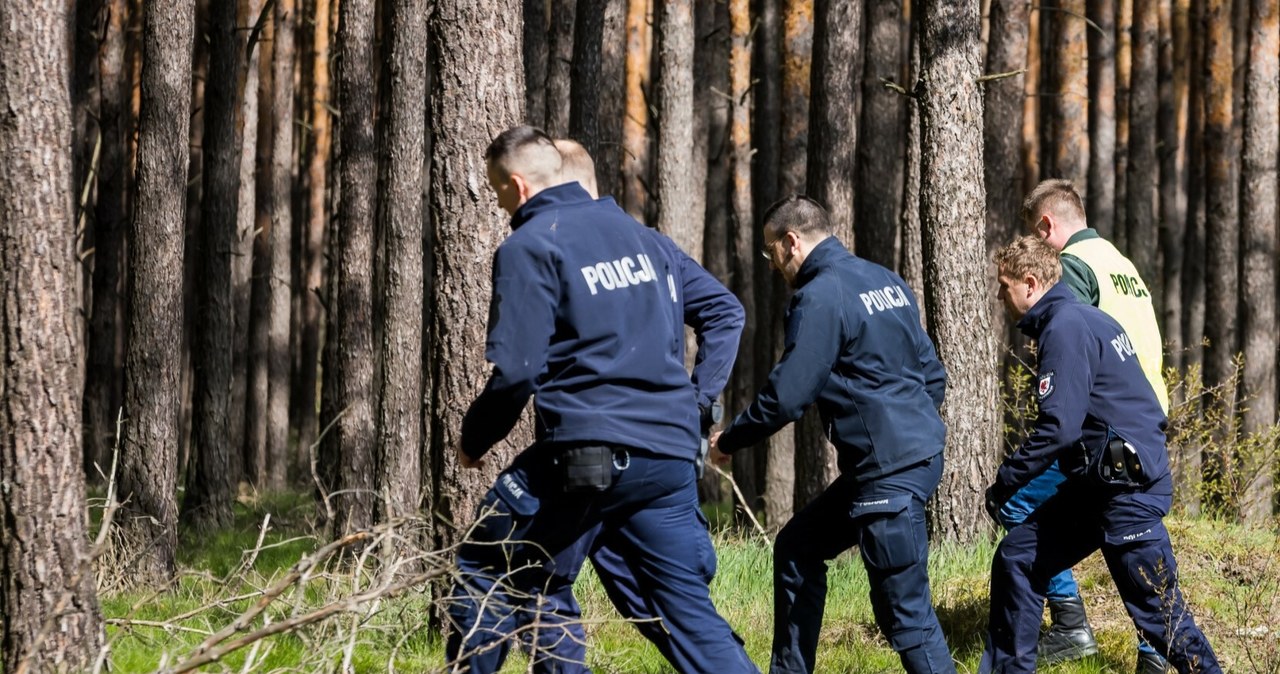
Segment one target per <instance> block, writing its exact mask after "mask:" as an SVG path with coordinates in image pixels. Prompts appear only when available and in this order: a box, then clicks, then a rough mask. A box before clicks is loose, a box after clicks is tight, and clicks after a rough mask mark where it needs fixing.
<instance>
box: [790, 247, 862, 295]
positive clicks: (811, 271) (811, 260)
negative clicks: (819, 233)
mask: <svg viewBox="0 0 1280 674" xmlns="http://www.w3.org/2000/svg"><path fill="white" fill-rule="evenodd" d="M848 254H849V251H847V250H845V247H844V244H842V243H840V239H837V238H836V237H835V236H834V235H832V236H828V237H827V238H825V239H823V240H822V242H821V243H819V244H818V245H816V246H814V247H813V250H811V251H809V255H808V257H806V258H805V259H804V264H802V265H800V271H799V272H797V273H796V287H797V288H799V287H801V286H803V285H804V284H806V283H808V282H809V281H812V280H813V277H815V276H817V275H818V272H820V271H822V270H823V269H825V268H826V267H829V266H831V263H833V262H835V261H836V260H837V259H839V258H841V257H844V256H845V255H848Z"/></svg>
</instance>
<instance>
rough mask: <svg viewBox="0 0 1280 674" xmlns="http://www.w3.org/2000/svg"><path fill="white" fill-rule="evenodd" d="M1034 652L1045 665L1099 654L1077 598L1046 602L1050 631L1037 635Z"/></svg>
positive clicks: (1081, 602) (1082, 604)
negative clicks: (1038, 639) (1037, 641)
mask: <svg viewBox="0 0 1280 674" xmlns="http://www.w3.org/2000/svg"><path fill="white" fill-rule="evenodd" d="M1036 651H1037V653H1038V654H1039V660H1040V662H1042V663H1044V664H1046V665H1048V664H1053V663H1055V662H1065V661H1067V660H1079V659H1080V658H1083V657H1086V656H1089V655H1093V654H1094V653H1097V652H1098V642H1097V641H1095V640H1094V638H1093V629H1092V628H1090V627H1089V621H1088V619H1086V618H1085V615H1084V601H1083V600H1081V599H1080V597H1072V598H1070V599H1050V600H1049V631H1048V632H1045V633H1044V634H1042V635H1040V643H1039V645H1038V646H1037V648H1036ZM1139 662H1141V661H1139Z"/></svg>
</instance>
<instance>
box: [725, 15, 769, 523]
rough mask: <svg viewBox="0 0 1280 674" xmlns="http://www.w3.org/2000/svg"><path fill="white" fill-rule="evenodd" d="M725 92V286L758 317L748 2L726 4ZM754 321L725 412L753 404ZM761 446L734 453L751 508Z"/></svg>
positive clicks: (746, 328) (742, 341) (745, 330)
mask: <svg viewBox="0 0 1280 674" xmlns="http://www.w3.org/2000/svg"><path fill="white" fill-rule="evenodd" d="M729 35H730V40H731V43H730V47H729V92H730V94H729V95H730V103H731V105H732V108H731V113H730V114H731V117H732V118H731V120H730V123H729V142H730V145H731V146H732V152H733V157H732V164H733V168H732V176H731V181H732V188H731V191H730V197H729V198H730V209H731V211H732V215H733V221H732V223H731V224H730V228H731V234H730V239H731V245H732V247H733V253H732V258H733V259H732V261H731V264H732V274H731V275H730V277H729V288H730V289H732V290H733V292H734V294H735V295H737V296H738V301H740V302H742V306H743V309H745V310H746V312H747V314H748V315H756V310H757V307H758V306H759V305H758V304H757V303H756V298H757V295H756V279H758V278H761V277H758V276H756V274H755V268H756V262H757V261H758V259H759V255H757V254H756V239H755V230H756V226H755V217H754V215H753V211H752V196H753V194H752V189H751V186H752V183H751V155H752V147H751V102H752V92H753V87H752V85H751V50H752V42H753V39H752V37H753V35H754V31H753V25H752V22H751V15H750V3H749V2H748V0H730V2H729ZM756 340H757V332H756V321H747V322H746V323H745V324H744V325H743V327H742V335H741V337H740V338H739V341H738V359H737V360H736V361H735V362H734V368H733V377H732V378H731V379H730V380H729V397H728V398H729V399H728V402H727V403H726V404H725V411H726V414H725V416H726V417H728V418H733V416H732V415H734V414H736V413H738V412H739V411H740V410H743V409H745V408H746V407H747V405H749V404H751V400H752V398H753V396H754V395H755V392H756V379H757V375H756V356H757V354H756V343H757V342H756ZM760 453H761V450H760V448H758V447H751V448H748V449H743V450H741V451H738V452H736V453H735V454H734V455H733V478H734V482H736V483H737V485H738V488H739V489H740V490H741V491H742V496H743V500H744V501H746V507H747V508H750V509H751V510H752V511H755V510H757V509H758V508H759V507H760V496H761V490H760V488H759V485H760V482H761V478H762V477H763V476H762V475H761V471H759V470H758V469H757V466H758V462H759V461H760V456H759V455H760Z"/></svg>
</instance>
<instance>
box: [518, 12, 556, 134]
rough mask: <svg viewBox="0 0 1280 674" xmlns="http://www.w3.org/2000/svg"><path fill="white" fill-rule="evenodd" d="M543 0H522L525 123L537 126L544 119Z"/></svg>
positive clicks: (545, 39) (546, 46) (545, 46)
mask: <svg viewBox="0 0 1280 674" xmlns="http://www.w3.org/2000/svg"><path fill="white" fill-rule="evenodd" d="M547 28H548V26H547V0H524V28H523V33H522V34H523V35H524V41H523V42H522V43H521V44H522V52H521V53H522V55H523V56H524V59H523V62H524V82H525V89H524V106H525V114H526V117H525V121H527V122H528V123H530V124H532V125H534V126H540V125H541V124H543V123H544V122H545V120H546V118H547V55H548V51H549V49H550V45H549V44H548V43H549V41H550V40H549V36H548V34H547Z"/></svg>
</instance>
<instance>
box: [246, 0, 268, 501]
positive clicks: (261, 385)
mask: <svg viewBox="0 0 1280 674" xmlns="http://www.w3.org/2000/svg"><path fill="white" fill-rule="evenodd" d="M265 2H266V0H263V3H264V5H265ZM267 11H269V10H267ZM269 19H270V17H269V16H268V17H267V18H266V19H264V20H263V29H262V34H261V38H260V39H261V42H260V44H259V51H260V54H259V57H258V150H257V157H256V158H255V163H254V197H253V200H254V205H253V209H254V216H253V217H254V229H253V231H254V232H255V234H254V236H253V268H252V270H251V278H252V279H253V281H252V284H253V287H252V291H251V298H250V304H249V379H248V385H247V391H246V400H245V473H246V475H247V477H248V478H249V479H250V480H251V481H252V482H253V484H254V485H255V486H257V487H258V488H260V489H265V488H266V487H267V481H268V479H269V476H268V467H267V463H268V461H267V457H268V454H267V427H268V424H267V404H268V399H269V398H270V395H271V384H270V381H271V380H270V378H269V374H268V364H269V363H268V358H269V357H270V351H271V348H270V347H271V337H270V319H271V313H270V312H271V285H270V280H271V247H270V244H269V242H270V239H271V220H272V217H271V216H272V204H271V152H272V147H273V145H274V142H273V140H272V139H273V136H274V134H273V128H274V126H275V122H274V120H275V116H274V109H275V105H274V98H275V95H274V94H275V86H274V82H275V79H274V77H273V76H272V70H273V66H272V64H273V62H274V57H273V55H274V52H275V40H274V38H273V36H274V33H275V31H274V28H273V27H272V26H273V24H274V22H272V21H270V20H269Z"/></svg>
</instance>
